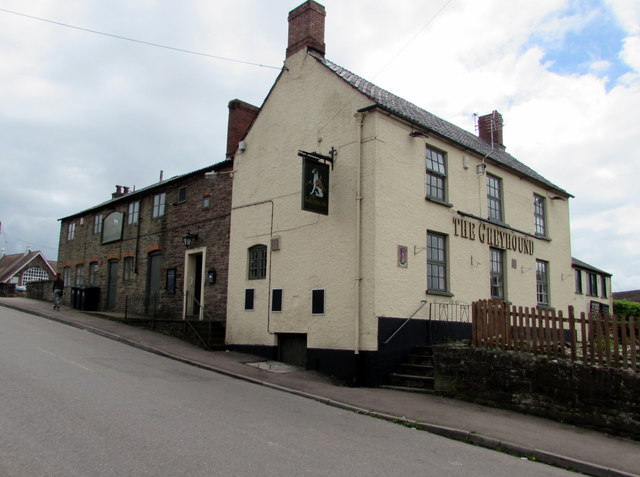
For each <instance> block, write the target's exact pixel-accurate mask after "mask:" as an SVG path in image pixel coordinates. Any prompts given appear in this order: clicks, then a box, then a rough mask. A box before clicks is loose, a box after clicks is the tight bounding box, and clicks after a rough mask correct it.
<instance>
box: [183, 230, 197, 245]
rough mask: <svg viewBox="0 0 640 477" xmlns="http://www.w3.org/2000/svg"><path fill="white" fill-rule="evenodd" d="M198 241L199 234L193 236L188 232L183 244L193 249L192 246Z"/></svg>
mask: <svg viewBox="0 0 640 477" xmlns="http://www.w3.org/2000/svg"><path fill="white" fill-rule="evenodd" d="M196 240H198V234H192V233H190V232H187V233H186V234H184V235H183V236H182V243H184V246H185V247H191V244H192V243H194V242H195V241H196Z"/></svg>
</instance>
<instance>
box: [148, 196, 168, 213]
mask: <svg viewBox="0 0 640 477" xmlns="http://www.w3.org/2000/svg"><path fill="white" fill-rule="evenodd" d="M166 202H167V193H166V192H161V193H160V194H156V195H154V196H153V209H152V210H151V217H152V218H154V219H157V218H158V217H162V216H163V215H164V210H165V204H166Z"/></svg>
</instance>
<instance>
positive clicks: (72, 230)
mask: <svg viewBox="0 0 640 477" xmlns="http://www.w3.org/2000/svg"><path fill="white" fill-rule="evenodd" d="M75 236H76V223H75V222H71V223H70V224H69V225H67V240H73V238H74V237H75Z"/></svg>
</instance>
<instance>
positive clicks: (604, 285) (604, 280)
mask: <svg viewBox="0 0 640 477" xmlns="http://www.w3.org/2000/svg"><path fill="white" fill-rule="evenodd" d="M601 278H602V280H601V281H600V285H601V286H602V298H607V277H601Z"/></svg>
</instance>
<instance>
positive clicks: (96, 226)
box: [93, 214, 102, 234]
mask: <svg viewBox="0 0 640 477" xmlns="http://www.w3.org/2000/svg"><path fill="white" fill-rule="evenodd" d="M93 233H94V234H100V233H102V214H98V215H96V216H95V217H94V218H93Z"/></svg>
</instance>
